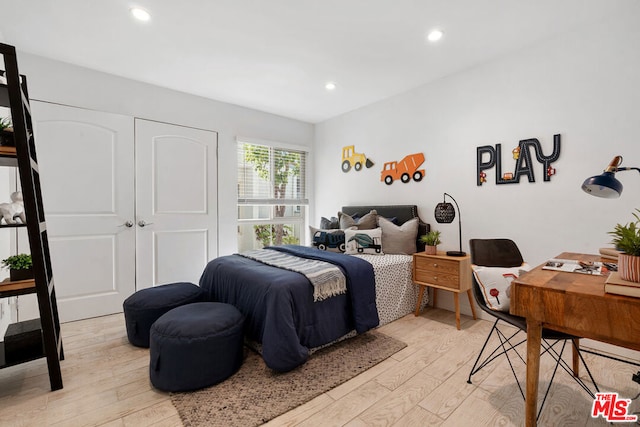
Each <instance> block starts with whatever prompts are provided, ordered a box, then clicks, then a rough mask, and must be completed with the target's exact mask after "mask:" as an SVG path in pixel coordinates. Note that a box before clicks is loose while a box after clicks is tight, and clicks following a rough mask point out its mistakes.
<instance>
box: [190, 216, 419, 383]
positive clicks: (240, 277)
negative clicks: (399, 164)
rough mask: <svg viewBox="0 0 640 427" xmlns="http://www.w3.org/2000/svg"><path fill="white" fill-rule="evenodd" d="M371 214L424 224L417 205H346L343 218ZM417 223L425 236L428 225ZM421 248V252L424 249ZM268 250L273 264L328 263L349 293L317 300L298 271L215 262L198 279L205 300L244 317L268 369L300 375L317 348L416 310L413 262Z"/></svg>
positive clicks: (247, 261)
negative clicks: (288, 260)
mask: <svg viewBox="0 0 640 427" xmlns="http://www.w3.org/2000/svg"><path fill="white" fill-rule="evenodd" d="M371 210H376V211H377V213H378V215H380V216H384V217H386V218H395V221H397V223H398V224H399V225H402V224H404V223H405V222H406V221H408V220H410V219H412V218H418V214H417V208H416V206H415V205H395V206H344V207H343V208H342V210H341V212H343V213H345V214H348V215H354V214H355V213H367V212H370V211H371ZM418 222H419V226H418V233H417V236H420V235H422V234H424V233H426V231H427V230H428V228H429V226H428V224H425V223H423V222H422V221H420V220H419V219H418ZM417 245H418V248H417V249H418V250H423V249H424V247H423V246H420V245H419V242H418V243H417ZM264 251H266V252H265V253H268V254H269V256H274V257H275V256H280V255H282V256H284V257H296V258H300V259H302V260H303V261H302V262H303V263H307V262H313V261H316V260H320V261H323V262H327V263H329V264H331V265H333V266H335V267H337V268H338V269H339V270H340V271H342V273H343V274H344V278H345V282H346V283H345V286H346V291H344V293H340V294H338V295H334V296H331V297H330V298H325V299H322V300H315V301H314V285H312V284H311V282H310V279H308V278H307V277H305V275H303V274H301V273H299V272H297V271H292V270H290V269H287V268H278V267H274V266H272V265H269V264H267V263H265V262H268V261H264V260H262V261H259V260H256V259H253V258H251V257H248V255H247V254H242V255H241V254H234V255H228V256H222V257H219V258H216V259H214V260H212V261H211V262H209V264H208V265H207V267H206V268H205V270H204V272H203V274H202V277H201V278H200V286H201V287H202V288H203V289H204V290H205V292H206V295H207V298H208V299H209V300H211V301H219V302H225V303H228V304H232V305H234V306H236V307H237V308H238V309H239V310H240V311H241V312H242V313H243V314H244V315H245V319H246V320H245V336H246V338H247V340H248V341H250V342H255V343H259V345H260V351H261V353H262V357H263V359H264V360H265V363H266V364H267V366H268V367H270V368H271V369H274V370H276V371H280V372H286V371H289V370H291V369H294V368H295V367H297V366H299V365H301V364H303V363H304V362H305V361H306V360H307V358H308V356H309V354H310V351H312V349H315V348H319V347H322V346H325V345H327V344H329V343H333V342H335V341H337V340H340V339H341V338H343V337H345V336H348V335H349V334H353V333H354V331H355V332H356V333H363V332H365V331H367V330H369V329H372V328H375V327H378V326H381V325H383V324H386V323H389V322H392V321H393V320H396V319H398V318H399V317H402V316H404V315H406V314H408V313H410V312H412V311H413V310H414V309H415V304H416V301H417V289H416V287H415V286H414V285H413V282H412V281H411V261H412V257H411V255H401V254H394V255H367V254H357V255H345V254H342V253H334V252H328V251H322V250H318V249H316V248H313V247H305V246H297V245H285V246H280V247H271V248H266V249H265V250H264ZM276 254H277V255H276ZM424 304H426V301H424Z"/></svg>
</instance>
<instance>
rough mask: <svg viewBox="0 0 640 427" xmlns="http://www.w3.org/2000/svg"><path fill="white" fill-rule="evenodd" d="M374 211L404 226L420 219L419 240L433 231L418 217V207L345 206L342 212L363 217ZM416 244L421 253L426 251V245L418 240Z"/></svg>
mask: <svg viewBox="0 0 640 427" xmlns="http://www.w3.org/2000/svg"><path fill="white" fill-rule="evenodd" d="M372 209H375V210H376V211H377V212H378V215H382V216H383V217H385V218H393V217H395V218H397V220H398V224H399V225H402V224H404V223H405V222H407V221H408V220H410V219H411V218H418V221H419V225H418V239H419V238H420V236H422V235H423V234H426V233H427V232H428V231H429V230H430V229H431V227H430V226H429V224H427V223H425V222H423V221H422V220H421V219H420V217H419V216H418V207H417V206H416V205H384V206H376V205H372V206H343V207H342V210H341V211H342V212H344V213H346V214H347V215H352V216H353V215H354V214H359V215H361V216H362V215H365V214H367V213H369V211H371V210H372ZM416 244H417V247H418V251H419V252H420V251H424V243H422V242H420V240H418V241H417V242H416Z"/></svg>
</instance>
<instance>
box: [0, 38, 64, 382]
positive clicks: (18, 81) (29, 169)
mask: <svg viewBox="0 0 640 427" xmlns="http://www.w3.org/2000/svg"><path fill="white" fill-rule="evenodd" d="M0 54H1V55H2V56H3V58H4V66H5V77H6V81H7V83H6V85H5V84H2V83H0V106H4V107H9V108H10V109H11V120H12V122H13V134H14V139H15V151H12V149H11V147H0V166H14V167H16V166H17V168H18V171H19V175H20V183H21V187H22V197H23V199H24V211H25V216H26V220H27V223H26V228H27V234H28V235H29V247H30V249H31V258H32V260H33V272H34V280H27V281H21V282H3V283H0V298H4V297H10V296H16V295H24V294H29V293H34V292H35V293H36V295H37V298H38V307H39V310H40V325H41V328H42V344H43V346H42V347H43V350H44V354H39V355H35V356H34V355H33V354H30V355H28V356H25V357H24V360H13V361H11V362H10V363H8V362H7V361H5V360H4V351H5V349H4V348H0V368H4V367H8V366H13V365H15V364H18V363H24V362H26V361H29V360H33V359H36V358H40V357H46V359H47V366H48V368H49V380H50V382H51V390H59V389H61V388H62V373H61V371H60V360H62V359H64V352H63V349H62V339H61V338H60V319H59V316H58V306H57V303H56V291H55V288H54V284H53V274H52V272H51V256H50V253H49V241H48V239H47V226H46V223H45V218H44V208H43V206H42V194H41V193H42V191H41V188H40V174H39V170H38V161H37V157H36V148H35V140H34V137H33V123H32V118H31V107H30V105H29V94H28V91H27V79H26V77H25V76H23V75H20V73H19V72H18V62H17V58H16V50H15V47H13V46H9V45H6V44H2V43H0ZM0 227H6V225H1V226H0Z"/></svg>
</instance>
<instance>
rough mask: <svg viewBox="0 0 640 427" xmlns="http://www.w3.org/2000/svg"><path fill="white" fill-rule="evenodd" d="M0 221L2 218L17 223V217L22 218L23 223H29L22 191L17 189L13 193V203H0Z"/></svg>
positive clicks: (6, 221)
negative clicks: (25, 214)
mask: <svg viewBox="0 0 640 427" xmlns="http://www.w3.org/2000/svg"><path fill="white" fill-rule="evenodd" d="M0 215H2V218H0V223H1V222H2V219H4V222H5V223H6V224H17V223H18V222H17V221H16V220H15V219H16V218H20V221H21V222H22V224H26V223H27V219H26V218H25V216H24V202H23V201H22V193H21V192H20V191H16V192H14V193H11V203H0Z"/></svg>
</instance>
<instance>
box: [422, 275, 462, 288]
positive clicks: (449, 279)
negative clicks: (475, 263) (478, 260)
mask: <svg viewBox="0 0 640 427" xmlns="http://www.w3.org/2000/svg"><path fill="white" fill-rule="evenodd" d="M415 280H416V281H417V282H423V283H429V284H432V285H438V286H445V287H447V288H451V289H460V276H459V275H458V274H447V273H442V272H435V271H417V272H416V277H415Z"/></svg>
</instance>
